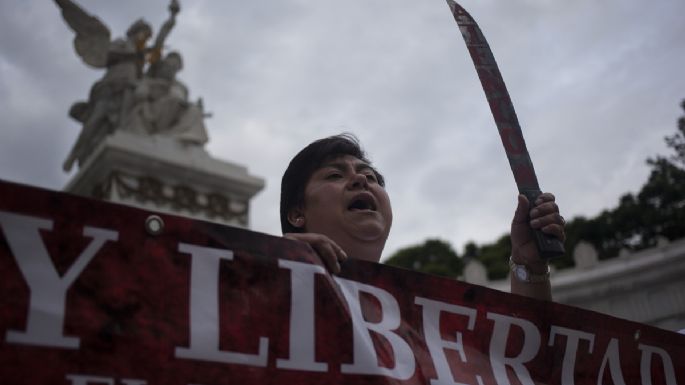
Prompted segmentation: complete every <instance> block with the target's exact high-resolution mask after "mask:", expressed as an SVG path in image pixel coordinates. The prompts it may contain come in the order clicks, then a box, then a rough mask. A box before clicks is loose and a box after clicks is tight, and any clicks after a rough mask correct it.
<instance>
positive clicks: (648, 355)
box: [637, 344, 678, 385]
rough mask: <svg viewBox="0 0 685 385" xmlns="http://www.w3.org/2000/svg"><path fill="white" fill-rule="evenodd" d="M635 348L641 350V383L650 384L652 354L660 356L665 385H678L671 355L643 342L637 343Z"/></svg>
mask: <svg viewBox="0 0 685 385" xmlns="http://www.w3.org/2000/svg"><path fill="white" fill-rule="evenodd" d="M637 348H638V349H640V350H642V356H641V357H640V376H641V377H642V385H652V376H651V375H652V370H651V369H652V356H653V355H657V356H659V357H661V363H662V364H663V367H664V377H665V378H666V385H678V384H677V382H676V380H675V369H674V368H673V361H671V356H669V355H668V353H667V352H666V351H665V350H664V349H661V348H658V347H656V346H650V345H643V344H638V345H637Z"/></svg>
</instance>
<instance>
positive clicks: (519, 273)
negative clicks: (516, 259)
mask: <svg viewBox="0 0 685 385" xmlns="http://www.w3.org/2000/svg"><path fill="white" fill-rule="evenodd" d="M514 274H516V278H518V279H520V280H521V281H528V272H527V271H526V268H525V267H523V266H516V269H514Z"/></svg>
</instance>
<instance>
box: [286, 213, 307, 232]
mask: <svg viewBox="0 0 685 385" xmlns="http://www.w3.org/2000/svg"><path fill="white" fill-rule="evenodd" d="M288 222H290V224H291V225H293V226H295V227H297V228H298V229H302V228H304V223H305V220H304V213H303V212H302V210H300V209H292V210H290V212H288Z"/></svg>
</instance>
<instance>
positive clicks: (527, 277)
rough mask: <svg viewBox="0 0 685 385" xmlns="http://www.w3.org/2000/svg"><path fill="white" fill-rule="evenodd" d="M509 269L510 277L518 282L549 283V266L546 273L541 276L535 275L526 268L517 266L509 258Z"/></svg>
mask: <svg viewBox="0 0 685 385" xmlns="http://www.w3.org/2000/svg"><path fill="white" fill-rule="evenodd" d="M509 268H510V269H511V276H512V277H513V278H516V280H518V281H520V282H526V283H541V282H547V281H549V271H550V270H549V265H547V271H546V272H544V273H542V274H535V273H532V272H531V271H530V270H528V266H526V265H519V264H518V263H516V262H514V260H513V259H512V258H511V257H509Z"/></svg>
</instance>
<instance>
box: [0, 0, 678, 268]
mask: <svg viewBox="0 0 685 385" xmlns="http://www.w3.org/2000/svg"><path fill="white" fill-rule="evenodd" d="M81 4H82V5H83V6H84V7H85V8H86V9H87V10H88V11H89V12H91V13H92V14H95V15H98V16H100V17H101V19H102V20H103V21H104V22H106V23H107V24H108V25H109V26H110V28H111V30H112V32H113V35H115V36H120V35H122V34H123V33H124V31H125V30H126V28H127V27H128V25H129V24H130V23H131V22H132V21H133V20H135V19H137V18H139V17H145V18H146V19H147V20H148V21H150V22H151V23H152V24H153V25H154V26H155V29H157V28H158V27H159V25H160V24H161V23H162V21H163V20H164V18H165V17H166V7H167V1H166V0H155V1H146V2H138V1H133V0H121V1H118V2H107V1H97V0H82V1H81ZM181 5H182V12H181V13H180V14H179V18H178V23H177V25H176V27H175V30H174V31H173V32H172V34H171V36H170V37H169V39H168V45H169V47H168V48H169V49H175V50H179V51H180V52H181V53H182V54H183V55H184V62H185V67H184V70H183V72H181V74H180V78H181V79H182V80H183V81H184V82H185V83H186V84H188V86H189V87H190V90H191V97H192V98H197V97H202V98H203V99H204V102H205V106H206V107H207V109H208V110H210V111H211V112H213V114H214V116H213V118H211V119H210V120H209V121H208V123H207V125H208V128H209V130H210V136H211V142H210V143H209V145H208V150H209V151H210V152H211V153H212V154H213V155H215V156H216V157H219V158H222V159H225V160H229V161H235V162H239V163H243V164H245V165H247V166H248V167H249V169H250V171H251V172H252V173H254V174H256V175H260V176H263V177H265V178H266V180H267V188H266V189H265V191H264V192H262V193H261V194H260V195H259V196H258V197H257V198H256V199H255V200H254V202H253V205H252V207H253V214H252V221H253V224H254V226H253V227H254V229H255V230H258V231H263V232H267V233H272V234H278V233H279V225H278V223H279V222H278V214H277V213H278V191H279V183H280V176H281V174H282V172H283V169H284V168H285V165H286V164H287V162H288V161H289V160H290V158H291V157H292V156H293V155H294V154H295V153H296V152H297V151H298V150H299V149H300V148H301V147H303V146H304V145H305V144H307V143H309V142H310V141H312V140H314V139H317V138H320V137H323V136H326V135H330V134H335V133H339V132H342V131H351V132H354V133H356V134H357V135H358V136H359V137H360V139H361V140H362V142H363V144H364V145H365V147H366V149H367V150H368V152H369V153H370V155H371V158H372V159H373V160H374V162H375V163H376V164H377V166H378V167H379V168H380V169H381V170H382V171H383V172H384V173H385V174H386V177H387V179H388V190H389V193H390V195H391V199H392V202H393V207H394V210H395V225H394V229H393V232H392V234H391V238H390V240H389V242H388V246H387V249H386V255H387V254H390V253H392V252H393V251H395V250H396V249H397V248H398V247H400V246H403V245H408V244H412V243H416V242H420V241H422V240H423V239H425V238H426V237H440V238H443V239H447V240H450V241H451V242H453V243H454V244H455V246H457V247H460V246H461V245H462V244H463V243H464V242H466V241H467V240H469V239H475V240H477V241H489V240H493V239H495V238H496V237H498V236H499V235H501V234H502V233H504V232H505V231H507V227H508V223H509V221H510V218H511V213H512V212H513V209H514V205H515V195H516V192H515V186H514V183H513V178H512V177H511V174H510V171H509V169H508V164H507V163H506V158H505V157H504V153H503V150H502V149H501V144H500V143H499V138H498V135H497V133H496V129H495V126H494V123H493V122H492V118H491V117H490V113H489V110H488V107H487V103H486V102H485V98H484V96H483V93H482V90H481V89H480V85H479V83H478V79H477V77H476V74H475V71H474V69H473V67H472V64H471V63H470V59H469V57H468V54H467V52H466V49H465V47H464V44H463V42H462V41H461V37H460V36H459V33H458V30H457V28H456V25H455V23H454V21H453V20H452V18H451V15H450V14H449V11H448V8H447V6H446V4H445V3H444V2H443V1H442V0H439V1H427V2H426V1H422V2H416V1H388V0H366V1H359V2H342V3H341V2H333V1H331V0H321V1H316V2H311V1H304V0H281V1H271V0H268V1H261V2H234V1H207V0H204V1H193V2H189V1H186V2H182V4H181ZM462 5H464V6H465V7H466V8H467V9H468V10H469V11H470V12H471V14H472V15H473V16H474V17H475V18H476V20H477V21H478V22H479V24H480V25H481V28H482V29H483V31H484V33H485V34H486V37H487V38H488V40H489V42H490V44H491V46H492V47H493V50H494V53H495V56H496V58H497V60H498V63H499V65H500V69H501V70H502V73H503V75H504V77H505V80H506V82H507V85H508V87H509V91H510V93H511V96H512V98H513V100H514V104H515V106H516V109H517V112H518V115H519V118H520V121H521V124H522V126H523V129H524V134H525V136H526V140H527V143H528V147H529V149H530V151H531V155H532V157H533V161H534V163H535V167H536V170H537V171H538V174H539V175H538V177H539V179H540V181H541V184H542V186H543V188H544V189H547V190H552V191H553V192H555V194H556V195H557V196H558V197H559V201H560V203H561V206H562V210H563V213H564V215H565V216H567V217H571V216H573V215H579V214H583V215H593V214H595V213H597V212H598V211H599V210H601V209H602V208H606V207H609V206H612V205H614V204H615V203H616V201H617V198H618V197H619V196H620V195H621V194H622V193H624V192H628V191H635V190H636V189H637V188H639V186H640V185H641V184H642V182H643V181H644V179H645V177H646V175H647V171H648V169H647V167H646V166H645V165H644V159H645V158H646V157H647V156H650V155H653V154H655V153H658V152H664V151H665V147H664V145H663V141H662V138H663V136H664V135H666V134H669V133H670V132H672V131H673V129H674V128H675V120H676V118H677V117H678V115H679V108H678V103H679V101H680V99H681V98H684V97H685V77H683V76H682V68H683V64H684V63H685V50H683V49H682V48H683V47H682V42H681V40H682V36H685V26H684V25H683V23H682V22H681V20H680V19H681V15H682V14H683V13H685V3H683V2H682V1H680V0H661V1H658V2H654V3H650V4H645V3H644V2H638V1H637V0H606V1H603V2H597V1H591V0H580V1H574V2H558V1H534V0H514V1H506V2H502V1H494V0H487V1H482V0H479V1H475V0H470V1H463V3H462ZM0 15H1V16H0V114H2V116H3V126H2V131H1V132H2V141H1V142H0V178H3V179H8V180H13V181H20V182H24V183H31V184H35V185H39V186H43V187H49V188H53V189H60V188H61V187H62V186H63V185H64V184H65V183H66V181H67V179H68V177H69V175H66V174H64V173H62V172H61V168H60V165H61V162H62V160H63V158H64V157H65V156H66V154H67V152H68V151H69V148H70V146H71V144H72V142H73V141H74V139H75V137H76V135H77V134H78V128H77V125H76V123H75V122H73V121H71V120H70V119H69V118H68V117H67V111H68V109H69V106H70V105H71V103H73V102H74V101H76V100H80V99H83V98H85V97H86V96H87V94H88V90H89V88H90V85H91V84H92V83H93V82H94V81H95V80H96V79H97V78H98V77H99V76H101V73H100V72H98V71H96V70H93V69H90V68H87V67H86V66H85V65H84V64H82V63H81V62H80V60H79V59H78V58H77V57H76V55H75V53H74V52H73V48H72V46H71V44H72V43H71V40H72V38H73V35H72V33H71V31H70V30H69V29H68V27H67V26H66V25H65V24H64V22H63V21H62V19H61V16H60V15H59V12H58V10H57V7H56V6H55V5H54V4H53V3H52V2H49V1H46V2H2V3H0Z"/></svg>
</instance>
